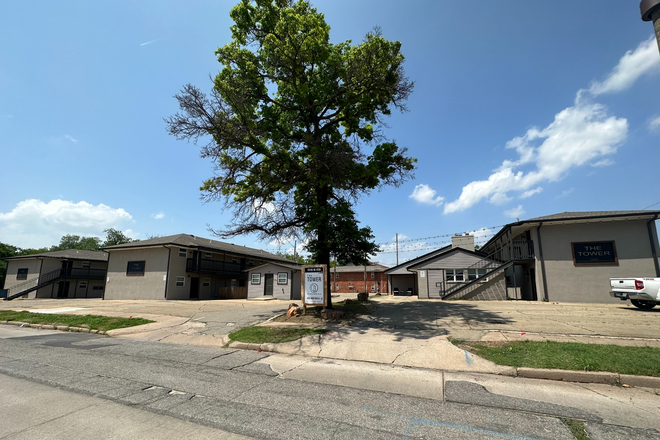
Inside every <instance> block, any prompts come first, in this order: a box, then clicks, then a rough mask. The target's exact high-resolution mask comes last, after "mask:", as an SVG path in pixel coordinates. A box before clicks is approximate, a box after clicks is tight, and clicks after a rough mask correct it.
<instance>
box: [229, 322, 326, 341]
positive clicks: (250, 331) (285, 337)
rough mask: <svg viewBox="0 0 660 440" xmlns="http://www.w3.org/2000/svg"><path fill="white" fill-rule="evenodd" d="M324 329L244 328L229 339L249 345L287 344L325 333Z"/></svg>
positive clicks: (231, 334)
mask: <svg viewBox="0 0 660 440" xmlns="http://www.w3.org/2000/svg"><path fill="white" fill-rule="evenodd" d="M327 332H328V330H326V329H315V328H282V327H261V326H254V327H245V328H242V329H240V330H239V331H237V332H234V333H230V334H229V339H231V340H232V341H237V342H247V343H250V344H264V343H278V342H289V341H295V340H296V339H300V338H302V337H303V336H307V335H320V334H323V333H327Z"/></svg>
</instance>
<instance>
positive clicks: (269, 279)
mask: <svg viewBox="0 0 660 440" xmlns="http://www.w3.org/2000/svg"><path fill="white" fill-rule="evenodd" d="M265 279H266V282H265V283H264V284H265V286H264V289H265V290H264V295H270V296H273V274H272V273H267V274H265Z"/></svg>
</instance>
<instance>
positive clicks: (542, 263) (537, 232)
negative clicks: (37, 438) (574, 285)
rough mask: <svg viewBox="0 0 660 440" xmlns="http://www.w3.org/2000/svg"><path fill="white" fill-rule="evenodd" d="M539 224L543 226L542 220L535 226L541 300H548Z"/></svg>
mask: <svg viewBox="0 0 660 440" xmlns="http://www.w3.org/2000/svg"><path fill="white" fill-rule="evenodd" d="M541 226H543V222H540V223H539V225H538V227H537V228H536V238H537V240H538V241H539V258H540V259H541V275H542V277H543V301H545V302H548V301H549V300H548V280H547V279H546V277H545V260H544V259H543V246H542V245H541Z"/></svg>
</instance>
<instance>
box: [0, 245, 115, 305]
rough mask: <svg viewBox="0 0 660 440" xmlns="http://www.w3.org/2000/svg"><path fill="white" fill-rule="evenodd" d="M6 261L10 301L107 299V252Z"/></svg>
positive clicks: (48, 254)
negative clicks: (105, 296)
mask: <svg viewBox="0 0 660 440" xmlns="http://www.w3.org/2000/svg"><path fill="white" fill-rule="evenodd" d="M6 260H7V277H6V279H5V289H6V290H7V299H15V298H29V299H33V298H102V297H103V292H104V285H105V277H106V269H107V266H108V263H107V261H108V254H107V253H105V252H94V251H83V250H78V249H69V250H65V251H55V252H45V253H41V254H33V255H24V256H20V257H12V258H7V259H6Z"/></svg>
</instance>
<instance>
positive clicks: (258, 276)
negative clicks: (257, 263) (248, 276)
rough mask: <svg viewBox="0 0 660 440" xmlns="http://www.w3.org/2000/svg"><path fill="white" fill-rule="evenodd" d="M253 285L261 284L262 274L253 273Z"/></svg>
mask: <svg viewBox="0 0 660 440" xmlns="http://www.w3.org/2000/svg"><path fill="white" fill-rule="evenodd" d="M252 284H261V274H260V273H253V274H252Z"/></svg>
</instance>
